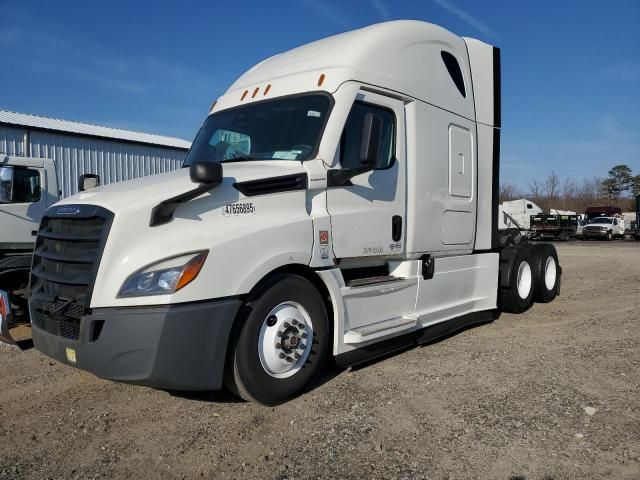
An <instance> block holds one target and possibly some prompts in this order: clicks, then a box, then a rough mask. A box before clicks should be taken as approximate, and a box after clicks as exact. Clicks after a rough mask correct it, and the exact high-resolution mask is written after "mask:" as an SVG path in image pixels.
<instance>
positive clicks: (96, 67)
mask: <svg viewBox="0 0 640 480" xmlns="http://www.w3.org/2000/svg"><path fill="white" fill-rule="evenodd" d="M405 18H411V19H420V20H425V21H430V22H433V23H437V24H439V25H442V26H444V27H445V28H448V29H449V30H451V31H453V32H455V33H457V34H459V35H465V36H472V37H476V38H479V39H481V40H484V41H486V42H488V43H492V44H495V45H497V46H499V47H501V49H502V55H503V57H502V65H503V134H502V139H503V143H502V175H501V176H502V180H503V181H507V182H510V183H513V184H516V185H518V186H520V187H523V188H525V189H526V187H527V185H528V183H529V181H530V180H531V179H532V178H534V177H537V178H541V177H544V176H545V175H546V174H548V173H549V172H550V171H551V170H554V171H555V172H557V173H558V174H559V175H560V177H561V178H563V179H565V178H576V179H580V178H582V177H585V176H588V177H590V176H604V175H606V173H607V171H608V169H609V168H610V167H611V166H613V165H615V164H618V163H626V164H628V165H630V166H631V167H632V169H633V170H634V172H635V173H636V174H640V128H639V122H638V118H637V115H638V113H640V90H639V89H640V53H639V52H640V27H638V25H640V2H639V1H635V0H626V1H625V0H617V1H613V0H611V1H598V0H574V1H564V2H560V1H552V0H536V1H533V0H531V1H512V0H494V1H486V2H480V1H478V0H422V1H402V0H395V1H393V0H361V1H355V0H353V1H346V0H342V1H339V0H277V1H274V0H272V1H270V2H265V1H260V2H257V1H250V2H249V1H247V2H241V1H236V2H229V1H225V2H219V1H202V2H191V1H182V2H179V3H178V2H167V1H163V0H158V1H154V2H150V1H148V2H143V1H137V2H134V1H124V0H109V1H108V2H90V1H89V2H88V1H68V0H59V1H57V2H50V1H28V0H0V52H2V55H1V57H0V58H2V75H1V76H0V108H2V109H8V110H14V111H19V112H26V113H36V114H41V115H46V116H52V117H57V118H65V119H69V120H78V121H83V122H89V123H97V124H104V125H109V126H116V127H121V128H129V129H134V130H142V131H148V132H154V133H161V134H166V135H172V136H178V137H182V138H185V139H188V140H190V139H192V138H193V136H194V135H195V133H196V131H197V129H198V127H199V125H200V123H201V122H202V120H203V118H204V116H205V115H206V113H207V111H208V108H209V106H210V104H211V102H212V101H213V100H214V99H215V98H216V97H217V96H218V95H219V94H221V93H222V92H224V91H225V89H226V87H227V86H228V85H229V84H230V83H231V82H232V81H233V80H234V78H235V77H237V76H238V75H240V74H241V73H242V72H243V71H245V70H246V69H247V68H249V67H250V66H251V65H253V64H254V63H256V62H258V61H259V60H261V59H263V58H265V57H268V56H271V55H273V54H275V53H278V52H281V51H284V50H288V49H290V48H293V47H295V46H297V45H300V44H303V43H306V42H309V41H312V40H316V39H319V38H322V37H325V36H328V35H332V34H336V33H340V32H343V31H346V30H351V29H354V28H358V27H361V26H364V25H368V24H371V23H376V22H379V21H384V20H390V19H405Z"/></svg>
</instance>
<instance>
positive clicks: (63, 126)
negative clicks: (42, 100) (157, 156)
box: [0, 110, 191, 150]
mask: <svg viewBox="0 0 640 480" xmlns="http://www.w3.org/2000/svg"><path fill="white" fill-rule="evenodd" d="M0 124H5V125H15V126H16V127H27V128H34V129H39V130H50V131H54V132H63V133H70V134H76V135H88V136H91V137H102V138H107V139H114V140H124V141H127V142H135V143H145V144H150V145H157V146H161V147H170V148H179V149H183V150H186V149H188V148H189V147H190V146H191V142H188V141H186V140H182V139H180V138H173V137H165V136H164V135H154V134H152V133H143V132H134V131H131V130H122V129H120V128H111V127H103V126H100V125H91V124H89V123H80V122H72V121H70V120H60V119H57V118H49V117H43V116H40V115H30V114H28V113H17V112H10V111H8V110H0Z"/></svg>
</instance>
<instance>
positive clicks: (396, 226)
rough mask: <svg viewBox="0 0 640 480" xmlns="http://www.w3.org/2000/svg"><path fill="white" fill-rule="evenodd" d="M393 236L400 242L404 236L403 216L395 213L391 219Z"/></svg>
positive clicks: (394, 239) (395, 240)
mask: <svg viewBox="0 0 640 480" xmlns="http://www.w3.org/2000/svg"><path fill="white" fill-rule="evenodd" d="M391 238H392V239H393V241H394V242H399V241H400V239H401V238H402V217H401V216H400V215H394V216H393V218H392V219H391Z"/></svg>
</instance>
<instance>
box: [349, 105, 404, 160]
mask: <svg viewBox="0 0 640 480" xmlns="http://www.w3.org/2000/svg"><path fill="white" fill-rule="evenodd" d="M368 113H371V114H373V115H375V116H377V117H379V118H380V119H381V120H382V131H381V139H380V150H379V151H378V153H379V155H378V164H377V165H376V167H375V170H383V169H385V168H389V167H391V166H392V165H393V162H394V158H395V115H394V113H393V112H392V111H391V110H388V109H386V108H382V107H378V106H375V105H372V104H370V103H364V102H355V103H354V104H353V106H352V107H351V111H350V112H349V116H348V117H347V122H346V124H345V126H344V130H343V132H342V138H341V141H340V165H341V166H342V168H357V167H359V166H360V158H359V156H360V144H361V142H362V129H363V125H364V117H365V115H366V114H368Z"/></svg>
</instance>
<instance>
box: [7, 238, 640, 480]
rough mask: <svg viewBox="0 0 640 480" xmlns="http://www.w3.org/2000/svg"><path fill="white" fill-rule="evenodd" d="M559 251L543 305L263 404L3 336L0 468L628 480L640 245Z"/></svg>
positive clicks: (634, 462)
mask: <svg viewBox="0 0 640 480" xmlns="http://www.w3.org/2000/svg"><path fill="white" fill-rule="evenodd" d="M556 246H557V248H558V250H559V255H560V262H561V264H562V266H563V269H564V276H563V284H562V295H561V296H560V297H559V298H558V299H556V300H555V301H554V302H553V303H550V304H546V305H535V306H534V307H533V308H532V309H531V310H530V311H529V312H527V313H525V314H523V315H507V314H504V315H502V316H501V317H500V318H499V319H498V320H497V321H495V322H494V323H492V324H488V325H484V326H480V327H477V328H473V329H470V330H467V331H465V332H462V333H460V334H458V335H455V336H452V337H450V338H448V339H446V340H443V341H440V342H438V343H435V344H432V345H428V346H425V347H420V348H414V349H411V350H408V351H405V352H403V353H400V354H396V355H394V356H391V357H389V358H386V359H384V360H381V361H379V362H376V363H374V364H370V365H368V366H366V367H363V368H359V369H355V370H346V371H344V370H336V369H334V370H329V371H328V372H327V373H326V375H325V376H324V378H323V379H322V381H321V382H319V383H318V385H317V386H316V387H315V388H314V389H313V390H311V391H310V392H308V393H306V394H305V395H303V396H302V397H300V398H298V399H296V400H293V401H291V402H289V403H287V404H285V405H282V406H279V407H277V408H267V407H262V406H258V405H253V404H248V403H242V402H239V401H237V400H235V399H234V398H233V397H231V396H229V395H228V394H225V393H212V394H204V395H191V396H189V395H181V396H177V395H173V394H170V393H168V392H164V391H158V390H152V389H149V388H143V387H137V386H130V385H124V384H117V383H113V382H109V381H104V380H100V379H97V378H95V377H93V376H92V375H91V374H88V373H85V372H82V371H79V370H76V369H73V368H71V367H68V366H66V365H62V364H59V363H57V362H54V361H52V360H50V359H48V358H46V357H44V356H43V355H41V354H39V353H38V352H37V351H35V350H34V349H33V348H31V349H27V350H25V351H19V350H17V349H15V348H13V349H12V348H7V347H0V372H1V373H0V389H1V391H0V479H4V478H29V479H43V478H52V479H58V478H60V479H73V478H234V479H235V478H243V479H306V478H322V479H337V478H345V479H365V478H381V479H382V478H389V479H396V478H399V479H403V478H404V479H454V478H455V479H457V478H461V479H471V478H478V479H507V480H516V479H518V480H520V479H527V480H532V479H546V480H550V479H569V478H571V479H574V478H585V479H587V478H588V479H594V478H613V479H640V333H639V332H640V243H633V242H576V243H573V242H570V243H557V244H556Z"/></svg>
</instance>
